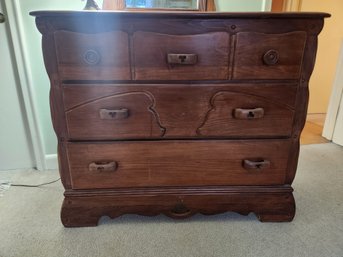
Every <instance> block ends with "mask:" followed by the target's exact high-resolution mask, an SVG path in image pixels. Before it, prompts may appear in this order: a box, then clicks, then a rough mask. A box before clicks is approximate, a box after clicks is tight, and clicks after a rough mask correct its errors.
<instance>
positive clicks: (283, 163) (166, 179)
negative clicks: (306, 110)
mask: <svg viewBox="0 0 343 257" xmlns="http://www.w3.org/2000/svg"><path fill="white" fill-rule="evenodd" d="M289 148H290V141H289V140H240V141H232V140H220V141H219V140H210V141H174V140H173V141H171V140H170V141H149V142H148V141H145V142H137V141H126V142H109V143H68V145H67V151H68V159H69V168H70V173H71V179H72V188H73V189H93V188H123V187H152V186H211V185H212V186H214V185H277V184H284V181H285V175H286V168H287V162H288V154H289Z"/></svg>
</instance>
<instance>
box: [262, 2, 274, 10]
mask: <svg viewBox="0 0 343 257" xmlns="http://www.w3.org/2000/svg"><path fill="white" fill-rule="evenodd" d="M271 9H272V0H262V5H261V11H262V12H270V11H271Z"/></svg>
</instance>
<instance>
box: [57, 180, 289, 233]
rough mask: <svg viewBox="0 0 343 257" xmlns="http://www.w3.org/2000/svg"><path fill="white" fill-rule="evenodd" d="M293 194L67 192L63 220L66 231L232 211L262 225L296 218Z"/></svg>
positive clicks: (242, 190)
mask: <svg viewBox="0 0 343 257" xmlns="http://www.w3.org/2000/svg"><path fill="white" fill-rule="evenodd" d="M292 191H293V189H292V187H290V186H279V187H269V186H264V187H240V186H236V187H219V188H218V187H216V188H211V187H207V188H197V187H192V188H161V189H147V188H146V189H144V188H142V189H120V190H77V191H73V190H67V191H66V192H65V199H64V201H63V205H62V210H61V220H62V223H63V225H64V226H65V227H83V226H97V224H98V221H99V219H100V218H101V217H102V216H109V217H110V218H116V217H118V216H121V215H124V214H139V215H144V216H155V215H159V214H164V215H166V216H169V217H171V218H176V219H182V218H188V217H190V216H192V215H194V214H197V213H201V214H204V215H212V214H218V213H223V212H227V211H232V212H237V213H240V214H242V215H248V214H249V213H250V212H254V213H255V214H256V216H257V217H258V219H259V220H260V221H262V222H286V221H292V220H293V218H294V215H295V202H294V197H293V194H292Z"/></svg>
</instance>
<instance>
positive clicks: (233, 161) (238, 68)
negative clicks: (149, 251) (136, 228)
mask: <svg viewBox="0 0 343 257" xmlns="http://www.w3.org/2000/svg"><path fill="white" fill-rule="evenodd" d="M118 3H119V2H118ZM204 6H205V5H204ZM31 14H32V15H35V16H36V25H37V28H38V30H39V31H40V32H41V33H42V35H43V38H42V49H43V56H44V62H45V66H46V70H47V73H48V75H49V79H50V83H51V89H50V106H51V116H52V123H53V127H54V130H55V132H56V135H57V138H58V156H59V167H60V174H61V180H62V183H63V186H64V188H65V189H66V191H65V200H64V203H63V206H62V211H61V219H62V223H63V225H64V226H67V227H74V226H94V225H96V224H97V222H98V220H99V218H100V217H101V216H103V215H108V216H110V217H113V218H115V217H118V216H120V215H123V214H127V213H136V214H142V215H158V214H160V213H163V214H165V215H167V216H170V217H172V218H186V217H190V216H192V215H193V214H195V213H202V214H206V215H207V214H215V213H221V212H225V211H235V212H238V213H241V214H244V215H246V214H248V213H249V212H254V213H255V214H256V215H257V216H258V218H259V219H260V220H261V221H291V220H292V219H293V217H294V214H295V203H294V198H293V194H292V191H293V189H292V187H291V184H292V182H293V180H294V177H295V174H296V170H297V164H298V156H299V138H300V134H301V131H302V129H303V127H304V124H305V120H306V112H307V105H308V96H309V88H308V85H309V80H310V77H311V73H312V71H313V68H314V64H315V56H316V49H317V44H318V34H319V33H320V31H321V30H322V28H323V25H324V18H325V17H329V16H330V15H329V14H326V13H283V14H276V13H204V12H157V11H154V12H149V11H147V12H72V11H64V12H53V11H41V12H33V13H31ZM168 57H170V58H171V57H172V59H170V58H169V59H168ZM178 58H179V60H178ZM171 60H172V61H171Z"/></svg>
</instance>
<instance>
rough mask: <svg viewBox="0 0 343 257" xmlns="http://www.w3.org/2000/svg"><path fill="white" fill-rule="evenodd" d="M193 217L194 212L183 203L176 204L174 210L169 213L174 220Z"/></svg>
mask: <svg viewBox="0 0 343 257" xmlns="http://www.w3.org/2000/svg"><path fill="white" fill-rule="evenodd" d="M191 215H192V211H191V210H190V209H188V208H187V206H185V205H184V204H182V203H178V204H176V205H175V206H174V208H173V209H172V210H171V211H170V212H169V216H171V217H173V218H187V217H189V216H191Z"/></svg>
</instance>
